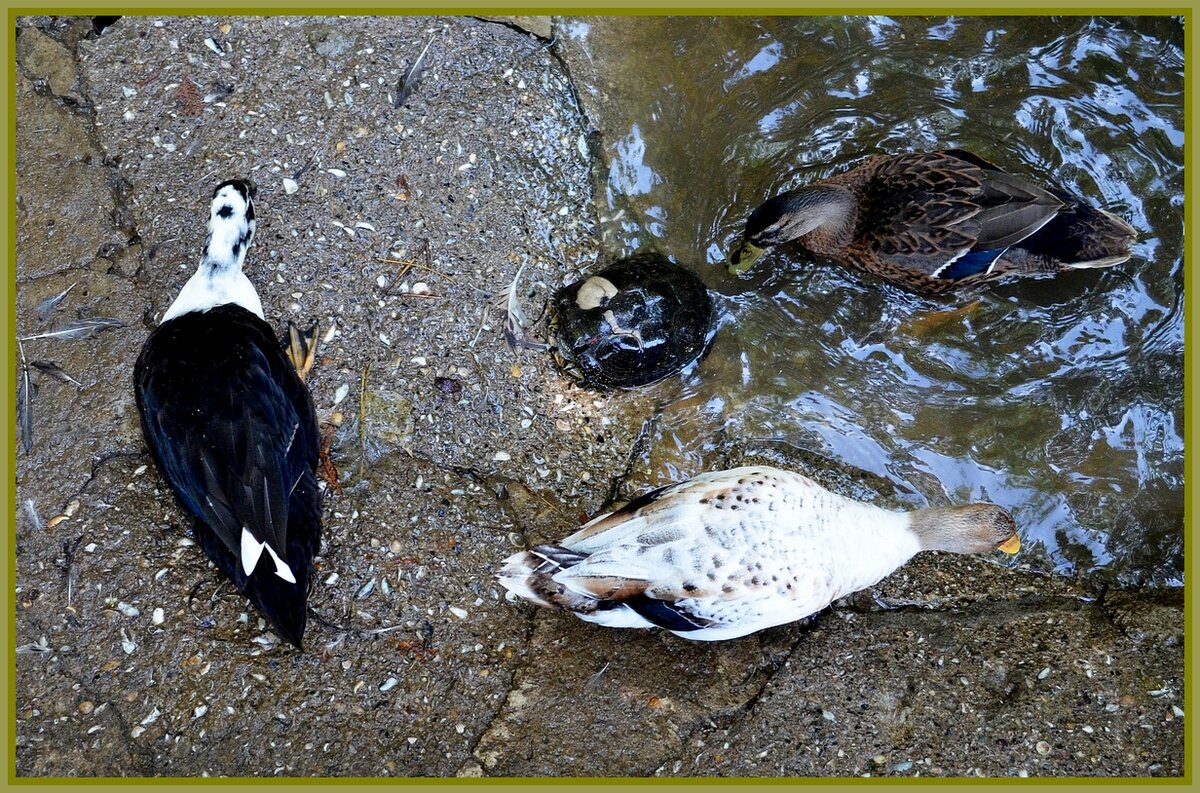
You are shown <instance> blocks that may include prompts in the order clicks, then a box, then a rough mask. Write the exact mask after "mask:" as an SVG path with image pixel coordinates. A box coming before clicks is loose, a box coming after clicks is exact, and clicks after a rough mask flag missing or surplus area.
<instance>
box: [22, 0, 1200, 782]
mask: <svg viewBox="0 0 1200 793" xmlns="http://www.w3.org/2000/svg"><path fill="white" fill-rule="evenodd" d="M219 1H220V0H218V2H219ZM352 3H353V5H352V6H350V7H346V8H331V7H330V6H329V5H327V4H326V3H325V2H322V0H253V2H252V6H251V7H241V8H239V7H236V6H232V5H230V6H221V5H205V4H203V3H201V2H198V1H197V0H177V1H176V2H175V3H173V4H171V5H173V7H168V5H167V4H166V3H164V2H163V1H162V0H122V1H121V2H118V3H114V4H113V6H116V7H117V8H113V6H107V7H106V6H104V5H102V4H99V3H78V2H75V3H71V2H68V3H64V4H61V5H54V6H42V5H40V4H35V3H33V2H28V0H26V2H13V3H8V2H6V3H5V4H4V8H5V11H6V12H7V14H6V20H7V24H8V27H7V28H6V30H5V33H4V35H3V36H2V37H0V58H2V59H3V62H4V64H5V66H6V69H5V79H4V81H3V87H2V90H0V107H3V108H4V110H5V111H6V112H5V124H4V137H5V143H6V145H5V146H4V149H3V151H4V167H3V168H2V169H0V194H2V195H3V196H4V199H5V202H6V203H5V211H4V212H0V229H2V230H3V235H4V240H5V243H6V244H5V248H4V252H5V254H6V256H5V259H4V263H3V265H2V267H0V269H2V270H3V272H4V274H5V277H4V295H5V296H4V299H3V301H2V302H0V306H3V307H4V311H3V314H4V318H5V319H4V328H5V333H6V335H5V339H4V342H3V345H2V346H3V348H4V366H3V369H2V370H0V384H2V385H3V401H4V405H5V419H4V422H5V423H4V428H3V435H2V437H3V438H4V446H5V447H6V449H5V451H6V454H5V455H4V458H3V463H2V464H0V468H2V469H3V480H2V482H0V492H2V493H3V503H4V505H5V506H4V509H5V511H4V512H3V513H0V514H2V515H3V519H2V520H0V526H2V527H3V529H4V531H3V532H2V533H0V556H2V557H3V558H4V559H5V560H6V564H4V565H2V566H0V571H2V572H0V603H3V607H4V617H5V628H6V630H4V631H3V633H2V634H0V635H3V636H4V637H5V641H4V642H3V645H2V646H3V653H4V659H3V663H2V664H0V702H3V705H4V714H3V718H2V719H0V746H2V747H3V750H4V759H5V763H4V775H3V777H0V785H4V786H5V787H8V786H21V787H29V786H36V787H38V788H39V789H42V790H46V789H50V790H55V789H59V788H61V789H63V790H77V789H78V787H79V785H80V784H88V785H102V786H105V787H111V786H113V785H122V784H133V785H147V784H149V785H171V786H184V785H186V786H187V787H195V786H201V785H203V786H205V787H211V786H214V785H216V786H220V787H221V788H223V789H231V787H232V789H240V788H242V787H245V789H253V788H252V786H253V787H259V786H271V785H279V784H285V785H306V786H311V785H322V786H325V787H337V788H343V787H345V788H353V789H356V790H363V789H366V788H368V787H382V786H384V785H386V786H388V787H394V786H401V787H403V788H404V789H405V790H413V789H430V788H434V787H439V788H440V787H444V786H445V785H464V784H465V785H477V786H502V785H504V786H511V785H538V786H539V787H541V786H545V785H547V784H549V785H560V786H563V787H568V786H569V787H570V788H572V789H573V790H574V789H585V790H607V789H610V788H614V787H618V786H619V787H622V788H629V787H636V788H639V789H650V788H662V787H664V786H669V787H673V788H678V787H680V786H693V785H694V786H711V785H720V786H722V787H732V788H735V789H741V788H744V787H745V788H748V787H750V786H751V785H753V786H755V787H761V786H766V787H779V786H788V787H795V788H798V787H800V786H801V785H802V786H803V787H804V788H805V789H806V790H811V789H830V788H833V787H835V786H836V787H842V786H844V785H847V784H850V785H856V784H858V785H861V784H864V783H868V782H869V783H870V784H873V785H879V784H883V785H900V786H905V785H908V786H911V785H913V784H918V785H920V784H932V785H937V786H938V787H939V788H940V789H946V788H947V785H949V786H950V787H951V788H958V787H959V786H962V787H966V786H967V785H970V786H976V785H981V786H994V785H1011V786H1014V787H1021V788H1024V789H1042V788H1049V787H1051V786H1053V787H1055V788H1058V789H1062V788H1063V787H1064V786H1065V787H1068V788H1076V787H1081V786H1084V785H1105V786H1111V785H1121V786H1122V787H1132V786H1134V785H1136V786H1137V787H1139V788H1140V787H1143V786H1145V787H1154V788H1158V787H1161V786H1163V785H1169V786H1179V785H1187V786H1188V787H1190V786H1191V784H1192V761H1193V759H1194V757H1195V752H1194V749H1195V739H1196V730H1195V728H1194V727H1193V722H1192V721H1188V722H1187V724H1186V726H1185V741H1186V745H1185V747H1184V775H1183V776H1182V777H1177V778H1167V779H1149V778H1145V779H1143V778H1124V777H1122V778H1091V777H1088V778H1079V777H1066V778H1060V779H1045V778H1036V779H1009V778H997V779H991V778H989V779H978V780H975V779H969V780H968V779H963V778H951V779H927V778H919V779H914V778H904V779H897V778H887V779H873V780H869V781H868V780H862V779H858V778H854V777H850V778H838V779H826V778H807V777H806V778H783V779H774V778H767V779H709V778H702V779H640V778H553V779H510V778H487V779H482V780H472V779H455V778H447V779H405V778H401V779H395V778H387V777H381V778H333V779H329V778H325V779H315V778H290V777H289V778H286V779H278V778H263V779H259V778H255V779H252V780H251V779H244V778H243V779H192V778H178V777H176V778H154V779H145V778H131V779H119V778H95V777H91V778H84V779H78V780H76V779H68V778H57V777H55V778H28V777H18V776H16V744H15V737H16V705H15V702H14V700H15V685H16V655H15V652H14V650H15V647H16V607H15V603H14V598H13V597H12V592H13V586H14V582H15V580H16V552H15V546H14V543H13V537H14V532H13V528H14V526H13V521H15V520H16V484H15V483H16V479H15V471H16V392H15V386H16V376H15V370H14V366H15V361H16V341H15V339H16V319H15V313H16V312H15V311H14V310H11V308H12V307H14V306H15V305H16V267H15V261H16V239H15V234H14V230H15V227H16V203H15V192H14V191H15V183H16V170H15V169H16V112H15V108H16V96H15V85H16V54H15V46H16V18H17V17H18V16H25V15H33V14H58V15H91V14H96V13H101V12H103V13H109V14H114V13H115V14H123V15H128V16H133V15H162V16H175V15H203V16H264V15H272V16H273V15H282V14H294V13H296V14H298V13H305V14H312V13H318V14H320V13H328V14H331V15H332V14H337V15H339V16H359V15H379V16H386V15H398V14H405V15H407V14H413V15H424V14H433V15H464V16H470V15H494V14H523V15H533V16H537V15H551V14H563V13H569V14H572V15H574V14H608V15H625V14H629V15H666V14H676V13H686V14H704V15H710V16H758V15H761V16H765V15H804V16H822V15H832V16H839V15H845V14H851V15H856V16H857V15H865V14H885V15H889V16H908V15H915V14H934V15H939V14H950V15H953V14H955V13H956V12H957V13H958V15H969V16H996V15H1004V16H1032V15H1036V16H1052V15H1059V14H1061V15H1079V16H1092V15H1095V14H1097V13H1099V12H1109V13H1118V14H1120V13H1124V14H1130V15H1136V16H1161V15H1172V16H1181V17H1183V18H1184V29H1185V47H1184V50H1185V66H1184V69H1185V73H1184V98H1183V102H1184V113H1185V119H1186V123H1185V128H1184V129H1185V144H1184V146H1185V150H1184V173H1185V185H1186V187H1185V198H1186V199H1187V200H1185V218H1186V231H1187V232H1193V230H1194V229H1196V228H1197V227H1198V226H1197V224H1196V223H1195V222H1194V221H1195V220H1196V218H1197V214H1198V213H1197V210H1196V207H1195V205H1194V204H1192V203H1191V200H1190V199H1191V198H1193V197H1195V196H1196V195H1197V191H1196V190H1195V182H1196V179H1195V175H1194V174H1193V172H1192V166H1193V164H1194V162H1195V158H1194V156H1193V154H1194V151H1195V148H1196V144H1195V142H1194V140H1193V139H1192V137H1191V134H1190V133H1191V130H1192V129H1193V128H1194V126H1195V125H1194V124H1193V122H1194V121H1195V120H1196V116H1197V114H1196V103H1195V102H1194V101H1192V99H1193V97H1194V96H1195V94H1194V93H1193V90H1194V85H1195V81H1194V80H1193V74H1192V71H1193V59H1192V58H1191V57H1190V55H1191V53H1192V52H1194V51H1195V48H1196V47H1197V45H1198V44H1200V35H1197V30H1196V28H1195V22H1196V19H1197V17H1196V15H1195V13H1194V11H1195V4H1196V0H1186V3H1185V4H1183V5H1178V4H1163V5H1161V6H1160V5H1155V6H1153V7H1150V8H1137V7H1131V6H1130V5H1129V4H1128V3H1125V2H1119V0H1117V1H1114V0H1092V1H1091V2H1088V0H1056V1H1055V2H1054V3H1053V4H1052V5H1049V6H1048V5H1047V4H1045V3H1044V2H1038V1H1037V0H1009V1H1008V2H1006V3H1003V4H996V5H991V4H988V5H985V6H979V7H976V6H973V5H971V4H968V3H966V2H963V1H962V0H958V1H957V2H952V1H951V0H924V2H920V3H914V4H913V5H908V4H903V3H898V4H896V5H894V6H889V5H885V4H882V3H879V2H876V3H869V4H865V5H861V6H838V5H836V4H833V3H830V2H829V0H794V1H793V2H787V1H786V0H752V6H750V7H746V8H731V7H729V6H726V5H724V4H723V2H722V0H649V4H647V3H645V2H638V1H637V0H590V1H589V0H513V1H512V2H507V1H506V0H471V1H470V2H467V3H464V4H462V5H459V4H457V3H454V0H451V3H453V4H451V5H446V6H437V5H434V4H432V3H430V1H429V0H394V2H385V1H384V0H352ZM1194 250H1195V244H1194V242H1193V239H1192V234H1190V233H1185V237H1184V300H1185V304H1184V305H1185V312H1184V339H1185V347H1184V432H1183V434H1184V444H1185V452H1184V455H1185V457H1184V481H1185V488H1184V521H1185V526H1186V531H1185V535H1184V581H1185V582H1189V581H1190V580H1191V575H1192V569H1193V565H1192V560H1191V556H1190V554H1189V553H1188V552H1189V551H1190V550H1191V549H1192V548H1193V547H1194V543H1193V542H1192V540H1193V536H1192V533H1193V531H1194V530H1195V528H1196V523H1197V521H1196V520H1195V512H1194V506H1195V498H1194V495H1195V494H1194V489H1193V488H1190V487H1188V485H1189V484H1190V483H1191V482H1192V481H1193V474H1194V472H1195V467H1196V466H1195V462H1196V461H1195V454H1194V453H1193V451H1192V450H1193V448H1194V445H1195V441H1196V438H1197V432H1196V428H1195V425H1194V424H1193V423H1192V419H1193V417H1194V415H1195V413H1196V411H1194V410H1192V409H1191V407H1192V405H1193V398H1194V397H1195V394H1196V391H1195V383H1194V379H1195V373H1196V369H1197V364H1198V363H1200V352H1198V351H1197V344H1196V342H1197V339H1196V338H1195V337H1196V333H1195V330H1196V323H1195V316H1194V315H1195V311H1194V310H1193V307H1192V305H1191V304H1190V303H1189V302H1187V298H1188V297H1189V296H1190V295H1191V294H1192V286H1193V283H1194V282H1195V277H1194V270H1195V266H1194V265H1192V264H1191V261H1192V253H1193V252H1194ZM1194 600H1195V590H1194V588H1193V587H1191V586H1187V587H1186V596H1185V605H1184V621H1185V626H1186V632H1185V639H1184V705H1185V707H1184V712H1185V714H1188V716H1185V718H1188V717H1189V716H1190V718H1191V719H1195V718H1196V715H1195V710H1194V707H1193V705H1194V704H1195V696H1194V694H1193V689H1192V683H1193V681H1194V679H1195V676H1194V675H1193V674H1192V673H1191V669H1192V667H1191V663H1192V662H1193V660H1194V658H1195V653H1194V652H1193V637H1194V635H1195V631H1194V630H1193V628H1194V627H1195V626H1194V624H1193V623H1194V620H1195V616H1196V609H1195V607H1194V606H1195V604H1194V602H1193V601H1194Z"/></svg>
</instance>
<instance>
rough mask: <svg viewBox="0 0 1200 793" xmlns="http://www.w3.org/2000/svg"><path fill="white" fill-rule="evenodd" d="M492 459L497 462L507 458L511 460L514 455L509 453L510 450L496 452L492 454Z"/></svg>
mask: <svg viewBox="0 0 1200 793" xmlns="http://www.w3.org/2000/svg"><path fill="white" fill-rule="evenodd" d="M492 459H493V460H495V461H497V462H501V463H502V462H505V461H506V460H511V459H512V455H511V454H509V453H508V452H496V453H495V454H494V455H492Z"/></svg>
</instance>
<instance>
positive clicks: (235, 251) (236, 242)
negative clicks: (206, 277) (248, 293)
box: [204, 179, 257, 268]
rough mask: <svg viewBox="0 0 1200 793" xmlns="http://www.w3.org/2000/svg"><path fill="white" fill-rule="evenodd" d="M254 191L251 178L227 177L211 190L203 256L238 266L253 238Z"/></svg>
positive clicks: (224, 265) (223, 264)
mask: <svg viewBox="0 0 1200 793" xmlns="http://www.w3.org/2000/svg"><path fill="white" fill-rule="evenodd" d="M256 192H257V189H256V187H255V185H254V182H251V181H250V180H249V179H229V180H227V181H224V182H221V183H220V184H219V185H217V187H216V189H215V190H213V198H212V207H211V208H210V209H209V213H208V240H207V241H206V242H205V244H204V257H205V259H208V260H211V261H212V263H213V264H216V265H218V266H221V267H228V266H236V267H238V268H241V266H242V261H243V260H244V259H245V257H246V249H247V248H248V247H250V242H251V241H252V240H253V239H254V229H255V227H256V222H255V220H254V196H255V194H256Z"/></svg>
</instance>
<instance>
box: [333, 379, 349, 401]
mask: <svg viewBox="0 0 1200 793" xmlns="http://www.w3.org/2000/svg"><path fill="white" fill-rule="evenodd" d="M349 394H350V385H349V384H348V383H342V384H341V385H340V386H338V390H337V391H336V392H334V395H333V404H335V405H336V404H339V403H340V402H341V401H342V400H343V399H345V398H346V397H347V396H348V395H349Z"/></svg>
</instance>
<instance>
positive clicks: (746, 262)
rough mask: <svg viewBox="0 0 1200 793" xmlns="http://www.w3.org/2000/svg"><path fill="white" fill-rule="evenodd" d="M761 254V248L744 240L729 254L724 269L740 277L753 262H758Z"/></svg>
mask: <svg viewBox="0 0 1200 793" xmlns="http://www.w3.org/2000/svg"><path fill="white" fill-rule="evenodd" d="M762 253H763V249H762V248H760V247H758V246H757V245H754V244H753V243H751V242H750V241H749V240H745V239H744V240H742V241H741V242H739V243H738V244H737V247H735V248H734V249H733V250H732V251H730V252H729V260H728V261H727V262H726V264H725V269H727V270H729V272H730V274H732V275H740V274H741V273H744V272H746V271H747V270H749V269H750V267H751V266H752V265H753V264H754V262H756V261H758V257H759V256H762Z"/></svg>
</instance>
